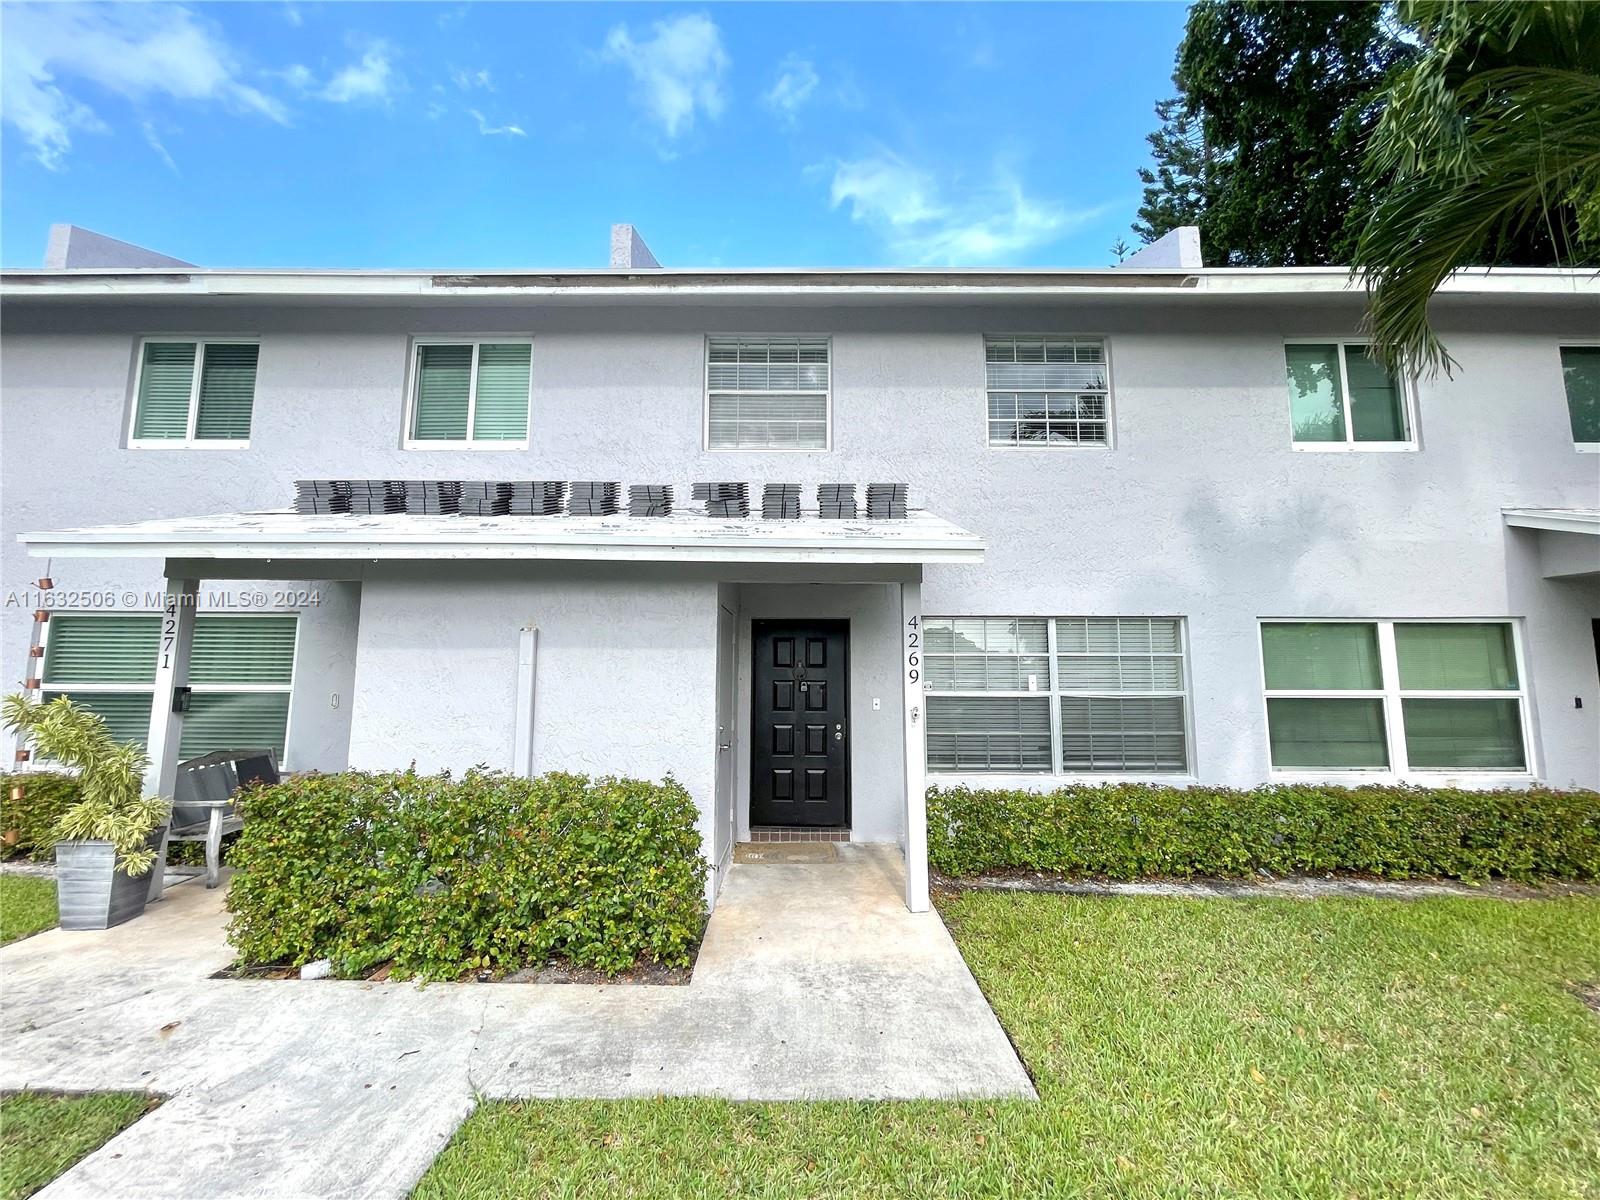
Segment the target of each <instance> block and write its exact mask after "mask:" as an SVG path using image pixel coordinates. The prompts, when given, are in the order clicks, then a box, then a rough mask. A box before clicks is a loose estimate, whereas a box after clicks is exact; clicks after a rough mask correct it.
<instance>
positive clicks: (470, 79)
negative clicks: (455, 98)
mask: <svg viewBox="0 0 1600 1200" xmlns="http://www.w3.org/2000/svg"><path fill="white" fill-rule="evenodd" d="M450 82H452V83H454V84H455V85H456V86H457V87H458V88H460V89H461V90H462V91H463V92H470V91H472V90H473V89H474V88H482V89H483V90H484V91H486V92H492V91H494V90H495V89H494V79H493V77H492V76H490V74H489V68H488V67H484V68H483V69H481V70H478V71H464V70H462V69H461V68H460V67H451V68H450Z"/></svg>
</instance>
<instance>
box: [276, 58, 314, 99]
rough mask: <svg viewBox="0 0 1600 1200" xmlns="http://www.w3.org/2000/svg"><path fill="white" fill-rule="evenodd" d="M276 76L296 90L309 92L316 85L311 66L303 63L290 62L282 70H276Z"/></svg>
mask: <svg viewBox="0 0 1600 1200" xmlns="http://www.w3.org/2000/svg"><path fill="white" fill-rule="evenodd" d="M277 76H278V78H279V79H281V80H283V81H284V82H285V83H287V84H288V85H289V86H290V87H292V88H293V89H294V90H295V91H297V92H301V93H305V92H309V91H310V90H311V89H312V88H313V87H314V86H316V80H315V78H313V77H312V74H311V68H310V67H308V66H306V65H305V64H304V63H290V64H289V65H288V66H287V67H285V68H283V70H281V71H279V72H277Z"/></svg>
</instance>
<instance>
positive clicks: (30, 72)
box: [0, 2, 1184, 268]
mask: <svg viewBox="0 0 1600 1200" xmlns="http://www.w3.org/2000/svg"><path fill="white" fill-rule="evenodd" d="M1183 21H1184V9H1183V6H1182V5H1179V4H1161V3H1122V4H1029V5H1009V4H1007V5H1002V4H986V5H972V6H969V5H959V4H904V5H876V4H874V5H867V4H805V5H801V4H740V5H710V6H683V5H643V4H635V5H615V4H583V5H565V4H513V3H479V4H471V5H462V4H448V5H443V4H441V5H435V4H421V3H417V4H380V3H371V4H354V3H339V4H315V3H298V2H297V3H242V4H218V5H208V4H195V5H189V6H185V7H177V6H170V5H160V4H150V5H140V4H122V5H116V6H105V7H101V6H92V5H45V6H41V7H30V6H24V5H16V4H10V3H7V4H6V5H4V7H3V9H0V35H3V41H0V53H3V55H4V58H3V69H0V117H3V135H0V136H3V145H0V156H3V157H0V165H3V170H4V192H3V197H0V260H3V262H4V265H6V266H36V265H38V264H39V262H40V261H41V258H42V255H43V251H44V242H45V239H46V233H47V228H48V226H49V225H50V223H51V222H54V221H66V222H72V223H74V224H78V225H84V226H87V227H89V228H91V229H95V230H98V231H100V232H103V233H107V234H110V235H112V236H114V237H120V238H123V239H125V240H128V241H133V242H137V243H139V244H141V245H146V246H150V247H151V248H153V249H157V250H160V251H162V252H164V253H168V254H172V255H176V256H177V257H179V258H184V259H188V260H190V261H192V262H197V263H201V264H204V265H207V266H321V267H335V266H350V267H462V268H488V267H594V266H604V265H605V262H606V254H607V240H608V227H609V225H610V224H611V223H612V222H617V221H630V222H632V223H633V224H635V225H637V226H638V227H639V229H640V230H641V232H642V233H643V234H644V236H645V237H646V239H647V240H648V241H649V243H650V246H651V248H652V249H653V250H654V251H655V253H656V255H657V257H658V258H660V259H661V261H662V262H663V263H664V264H665V265H668V266H824V265H833V266H873V265H882V264H893V265H912V266H917V265H921V266H940V265H957V266H969V265H1023V266H1026V265H1051V266H1085V265H1088V266H1096V265H1104V264H1105V263H1107V262H1109V261H1110V255H1109V251H1108V247H1110V246H1111V244H1112V243H1113V242H1114V241H1116V239H1117V238H1118V237H1126V238H1127V240H1128V241H1129V242H1130V243H1131V242H1133V240H1134V239H1133V237H1132V235H1131V233H1129V231H1128V226H1129V223H1130V222H1131V221H1132V220H1133V217H1134V210H1135V209H1136V207H1137V205H1138V202H1139V183H1138V180H1137V177H1136V175H1135V171H1136V170H1137V168H1138V167H1139V166H1141V165H1143V164H1144V163H1145V162H1146V161H1147V160H1148V157H1149V156H1148V150H1147V147H1146V144H1145V141H1144V135H1145V134H1146V133H1148V132H1149V131H1150V129H1151V128H1152V127H1153V125H1154V122H1155V117H1154V113H1153V111H1152V106H1153V105H1154V103H1155V101H1157V100H1158V99H1161V98H1162V97H1164V96H1166V95H1167V94H1168V92H1169V90H1170V86H1171V85H1170V75H1171V70H1172V59H1173V54H1174V51H1175V50H1176V48H1177V44H1178V41H1179V39H1180V37H1181V36H1182V28H1183Z"/></svg>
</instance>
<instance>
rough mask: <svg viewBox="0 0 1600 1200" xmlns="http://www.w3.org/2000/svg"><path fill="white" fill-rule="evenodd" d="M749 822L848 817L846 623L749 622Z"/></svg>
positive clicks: (825, 821)
mask: <svg viewBox="0 0 1600 1200" xmlns="http://www.w3.org/2000/svg"><path fill="white" fill-rule="evenodd" d="M750 635H751V641H752V642H753V644H754V647H755V671H754V674H753V676H752V686H751V694H752V699H753V704H752V713H751V721H750V733H751V742H752V745H751V752H750V753H751V762H750V824H752V825H811V826H818V825H821V826H828V825H832V826H841V827H842V826H844V825H847V824H849V821H850V736H849V734H850V729H849V717H850V697H849V667H848V663H847V661H846V658H847V655H848V652H849V646H850V623H849V622H848V621H752V622H751V623H750Z"/></svg>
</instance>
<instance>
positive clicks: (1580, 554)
mask: <svg viewBox="0 0 1600 1200" xmlns="http://www.w3.org/2000/svg"><path fill="white" fill-rule="evenodd" d="M1500 514H1501V516H1502V517H1503V518H1504V519H1505V523H1506V525H1507V526H1508V527H1509V528H1512V529H1527V530H1531V531H1532V533H1531V534H1530V536H1532V537H1534V538H1536V539H1537V540H1538V546H1539V568H1540V572H1541V573H1542V574H1543V575H1544V577H1545V578H1546V579H1595V578H1600V508H1504V509H1501V510H1500Z"/></svg>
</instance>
